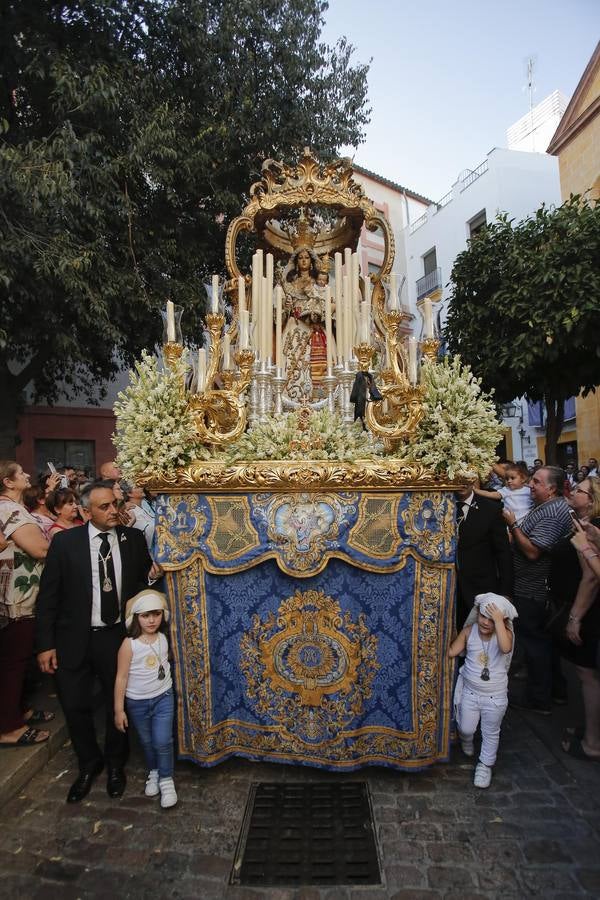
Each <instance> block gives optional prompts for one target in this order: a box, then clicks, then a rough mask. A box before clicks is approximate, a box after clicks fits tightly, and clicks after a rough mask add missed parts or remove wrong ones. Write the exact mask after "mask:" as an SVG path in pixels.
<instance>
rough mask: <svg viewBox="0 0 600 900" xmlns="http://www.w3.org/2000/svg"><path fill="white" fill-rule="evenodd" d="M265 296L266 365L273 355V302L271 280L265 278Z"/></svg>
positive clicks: (264, 353) (263, 327)
mask: <svg viewBox="0 0 600 900" xmlns="http://www.w3.org/2000/svg"><path fill="white" fill-rule="evenodd" d="M262 281H263V296H262V301H263V302H262V312H261V316H262V334H263V343H262V358H263V359H264V361H265V364H266V362H267V360H268V359H270V357H271V356H272V355H273V303H272V301H271V292H270V290H269V279H268V278H266V277H263V280H262Z"/></svg>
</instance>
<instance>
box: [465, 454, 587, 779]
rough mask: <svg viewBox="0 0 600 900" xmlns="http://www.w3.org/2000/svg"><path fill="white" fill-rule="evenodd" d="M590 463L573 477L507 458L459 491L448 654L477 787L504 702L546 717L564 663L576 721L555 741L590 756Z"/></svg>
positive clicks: (558, 693) (492, 755)
mask: <svg viewBox="0 0 600 900" xmlns="http://www.w3.org/2000/svg"><path fill="white" fill-rule="evenodd" d="M597 466H598V464H597V460H596V459H590V460H589V462H588V466H587V467H585V473H586V474H585V477H584V478H580V477H579V475H580V473H581V469H580V470H577V471H576V470H575V466H567V467H566V469H564V470H563V469H562V468H559V467H558V466H550V465H544V464H543V461H542V460H541V459H540V460H536V461H535V464H534V466H533V467H532V469H531V470H529V469H528V467H527V466H526V464H525V463H524V462H522V461H521V462H511V461H507V460H505V461H502V462H501V463H498V464H497V465H496V466H495V467H494V471H493V473H492V475H491V477H490V481H489V483H487V484H486V485H485V486H484V487H481V486H480V485H479V483H478V482H474V483H473V484H470V485H468V486H466V487H465V488H464V489H462V490H461V491H460V492H459V493H458V500H459V504H458V507H459V519H458V541H457V555H456V567H457V584H458V597H457V606H456V609H457V629H458V636H457V638H456V640H455V641H454V642H453V644H452V646H451V650H450V653H451V656H452V657H455V656H461V655H462V656H464V657H465V660H464V664H463V666H462V668H461V669H460V675H459V679H458V683H457V689H456V692H455V712H456V721H457V725H458V731H459V738H460V742H461V746H462V748H463V751H464V752H465V753H466V754H467V755H472V752H473V751H472V747H473V735H474V732H475V729H476V727H477V725H478V724H479V726H480V729H481V734H482V748H481V753H480V756H479V762H478V764H477V767H476V769H475V774H474V783H475V785H476V786H478V787H487V786H488V785H489V784H490V782H491V777H492V768H493V765H494V762H495V759H496V752H497V748H498V741H499V735H500V723H501V721H502V718H503V716H504V714H505V712H506V709H507V707H508V706H509V705H510V706H513V707H515V708H518V709H524V710H527V711H530V712H533V713H536V714H539V715H543V716H550V715H552V711H553V708H554V706H555V705H562V704H566V703H567V702H569V697H568V691H567V685H568V680H567V678H565V675H564V673H563V668H562V663H563V661H564V660H567V661H568V662H569V663H571V664H573V666H574V668H575V672H576V675H577V679H578V682H579V685H580V687H581V696H582V700H583V710H584V721H583V722H579V723H573V725H572V726H571V727H569V728H568V729H567V730H566V732H565V734H564V736H563V739H562V742H561V743H562V749H563V750H564V752H565V753H568V754H570V755H571V756H574V757H576V758H577V759H580V760H586V761H590V762H591V761H598V760H600V671H599V670H600V653H599V640H600V603H599V602H598V600H597V596H598V587H599V585H600V476H599V475H598V468H597ZM583 468H584V467H582V469H583ZM507 635H508V637H507ZM474 710H477V711H478V713H477V715H476V714H475V713H474Z"/></svg>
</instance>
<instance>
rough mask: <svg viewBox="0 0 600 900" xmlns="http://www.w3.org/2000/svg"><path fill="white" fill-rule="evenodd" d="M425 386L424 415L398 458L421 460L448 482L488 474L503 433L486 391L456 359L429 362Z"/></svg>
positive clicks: (424, 372) (424, 368)
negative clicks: (411, 438) (447, 478)
mask: <svg viewBox="0 0 600 900" xmlns="http://www.w3.org/2000/svg"><path fill="white" fill-rule="evenodd" d="M421 384H422V385H423V386H424V388H425V397H424V407H425V415H424V416H423V418H422V419H421V421H420V423H419V425H418V427H417V430H416V433H415V435H414V438H413V440H412V441H411V442H410V443H409V444H405V445H403V446H401V447H400V448H398V450H396V451H395V453H394V456H395V457H398V458H400V459H405V460H406V461H407V462H409V461H410V462H412V461H418V462H421V463H423V464H424V465H425V466H426V467H427V468H428V469H430V470H431V471H432V472H435V473H436V474H444V475H448V477H449V478H456V477H466V478H473V477H475V475H477V474H480V475H483V474H487V472H489V470H490V468H491V465H492V463H493V462H494V461H495V460H496V459H497V457H496V455H495V450H496V447H497V445H498V443H499V441H500V439H501V437H502V433H503V427H502V425H501V424H500V423H499V422H498V419H497V418H496V410H495V407H494V402H493V400H492V396H491V394H486V393H485V392H484V391H482V389H481V382H480V380H479V379H478V378H476V377H475V376H474V375H473V373H472V371H471V369H470V368H469V366H463V365H462V363H461V361H460V357H458V356H454V357H452V358H450V357H445V358H444V359H443V360H441V361H437V362H431V361H430V360H425V361H424V362H423V366H422V369H421Z"/></svg>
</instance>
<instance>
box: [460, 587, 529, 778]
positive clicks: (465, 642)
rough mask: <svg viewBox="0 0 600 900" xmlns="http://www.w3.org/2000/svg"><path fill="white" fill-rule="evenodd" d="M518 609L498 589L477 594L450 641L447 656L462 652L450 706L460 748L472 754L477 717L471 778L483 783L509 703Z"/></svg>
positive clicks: (493, 761)
mask: <svg viewBox="0 0 600 900" xmlns="http://www.w3.org/2000/svg"><path fill="white" fill-rule="evenodd" d="M516 616H517V611H516V609H515V608H514V606H513V605H512V603H511V602H510V601H509V600H507V599H506V597H502V596H501V595H500V594H492V593H488V594H478V595H477V596H476V597H475V605H474V607H473V610H472V611H471V613H470V615H469V617H468V619H467V621H466V622H465V627H464V628H463V629H462V631H461V632H460V633H459V634H458V635H457V637H456V638H455V639H454V641H453V642H452V644H451V645H450V651H449V654H450V657H451V658H454V657H455V656H458V655H459V654H464V655H466V658H465V662H464V665H463V666H462V668H461V670H460V673H459V675H458V679H457V682H456V688H455V692H454V710H455V717H456V724H457V727H458V735H459V738H460V745H461V747H462V750H463V753H464V754H465V755H466V756H473V754H474V746H473V736H474V734H475V730H476V728H477V725H478V724H479V721H480V720H481V751H480V754H479V762H478V763H477V766H476V767H475V775H474V778H473V784H474V785H475V787H479V788H487V787H489V786H490V783H491V780H492V767H493V765H494V763H495V762H496V754H497V752H498V744H499V742H500V726H501V725H502V719H503V718H504V714H505V712H506V709H507V706H508V669H509V666H510V661H511V658H512V653H513V647H514V635H513V630H512V620H513V619H515V618H516Z"/></svg>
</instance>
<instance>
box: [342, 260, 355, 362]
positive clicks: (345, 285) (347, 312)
mask: <svg viewBox="0 0 600 900" xmlns="http://www.w3.org/2000/svg"><path fill="white" fill-rule="evenodd" d="M349 293H350V279H349V277H348V276H347V275H344V277H343V278H342V306H343V307H344V334H343V341H342V347H343V354H344V359H345V360H349V359H350V358H351V356H352V348H351V346H350V345H351V343H352V328H353V324H352V305H351V303H350V297H349Z"/></svg>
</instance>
